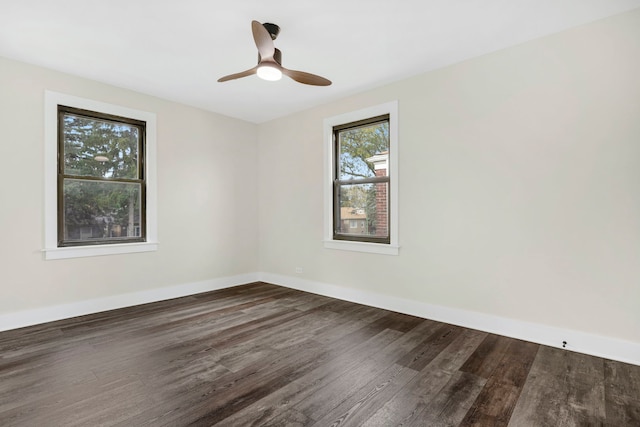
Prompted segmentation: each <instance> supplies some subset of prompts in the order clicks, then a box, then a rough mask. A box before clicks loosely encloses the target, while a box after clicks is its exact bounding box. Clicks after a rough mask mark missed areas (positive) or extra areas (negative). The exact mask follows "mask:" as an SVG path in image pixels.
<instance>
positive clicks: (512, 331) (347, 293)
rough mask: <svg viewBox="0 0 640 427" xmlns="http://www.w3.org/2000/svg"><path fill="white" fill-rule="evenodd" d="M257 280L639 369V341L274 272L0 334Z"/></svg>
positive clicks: (120, 299)
mask: <svg viewBox="0 0 640 427" xmlns="http://www.w3.org/2000/svg"><path fill="white" fill-rule="evenodd" d="M256 281H263V282H267V283H272V284H274V285H279V286H284V287H287V288H292V289H298V290H301V291H304V292H311V293H314V294H319V295H324V296H328V297H332V298H337V299H341V300H345V301H351V302H355V303H358V304H364V305H368V306H371V307H378V308H383V309H385V310H391V311H397V312H399V313H405V314H410V315H413V316H418V317H422V318H426V319H431V320H436V321H439V322H446V323H451V324H453V325H458V326H463V327H465V328H471V329H477V330H481V331H484V332H490V333H494V334H498V335H504V336H508V337H511V338H517V339H521V340H525V341H531V342H535V343H538V344H543V345H548V346H551V347H557V348H562V342H563V341H566V342H567V345H566V347H565V348H566V349H567V350H571V351H576V352H579V353H584V354H589V355H592V356H598V357H603V358H606V359H612V360H618V361H620V362H625V363H631V364H634V365H639V366H640V343H636V342H631V341H625V340H620V339H616V338H609V337H605V336H602V335H595V334H590V333H587V332H582V331H575V330H570V329H562V328H556V327H553V326H547V325H542V324H537V323H530V322H524V321H521V320H515V319H509V318H505V317H499V316H494V315H490V314H485V313H480V312H474V311H467V310H461V309H457V308H451V307H444V306H439V305H433V304H428V303H424V302H420V301H414V300H408V299H404V298H398V297H394V296H390V295H383V294H379V293H375V292H368V291H363V290H361V289H353V288H345V287H341V286H336V285H332V284H328V283H322V282H315V281H311V280H306V279H302V278H299V277H292V276H283V275H278V274H271V273H248V274H242V275H237V276H230V277H222V278H217V279H212V280H205V281H202V282H194V283H187V284H184V285H178V286H171V287H165V288H158V289H151V290H148V291H141V292H133V293H128V294H121V295H114V296H110V297H105V298H96V299H92V300H85V301H79V302H75V303H70V304H62V305H56V306H51V307H44V308H38V309H33V310H25V311H19V312H15V313H7V314H0V331H6V330H10V329H18V328H22V327H25V326H32V325H37V324H40V323H46V322H53V321H56V320H61V319H68V318H71V317H76V316H83V315H86V314H93V313H98V312H101V311H107V310H114V309H118V308H123V307H130V306H134V305H139V304H146V303H150V302H156V301H163V300H167V299H171V298H179V297H184V296H189V295H194V294H198V293H202V292H208V291H214V290H218V289H225V288H230V287H233V286H238V285H244V284H247V283H252V282H256Z"/></svg>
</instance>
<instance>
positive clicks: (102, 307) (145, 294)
mask: <svg viewBox="0 0 640 427" xmlns="http://www.w3.org/2000/svg"><path fill="white" fill-rule="evenodd" d="M257 281H258V274H257V273H249V274H242V275H237V276H230V277H222V278H218V279H212V280H205V281H202V282H194V283H186V284H183V285H178V286H170V287H165V288H158V289H151V290H148V291H140V292H133V293H128V294H120V295H113V296H110V297H104V298H96V299H91V300H85V301H79V302H75V303H69V304H61V305H55V306H51V307H43V308H37V309H33V310H25V311H19V312H16V313H8V314H2V315H0V331H7V330H10V329H17V328H23V327H25V326H32V325H37V324H40V323H46V322H53V321H56V320H61V319H69V318H71V317H76V316H84V315H86V314H93V313H99V312H101V311H108V310H115V309H118V308H123V307H131V306H134V305H139V304H147V303H150V302H157V301H164V300H168V299H172V298H179V297H184V296H189V295H194V294H198V293H202V292H209V291H215V290H218V289H225V288H230V287H233V286H238V285H244V284H247V283H252V282H257Z"/></svg>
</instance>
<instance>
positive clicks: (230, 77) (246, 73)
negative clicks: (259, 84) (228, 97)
mask: <svg viewBox="0 0 640 427" xmlns="http://www.w3.org/2000/svg"><path fill="white" fill-rule="evenodd" d="M257 69H258V67H253V68H251V69H249V70H246V71H242V72H240V73H235V74H229V75H228V76H224V77H220V78H219V79H218V82H226V81H229V80H235V79H239V78H241V77H247V76H250V75H252V74H255V73H256V70H257Z"/></svg>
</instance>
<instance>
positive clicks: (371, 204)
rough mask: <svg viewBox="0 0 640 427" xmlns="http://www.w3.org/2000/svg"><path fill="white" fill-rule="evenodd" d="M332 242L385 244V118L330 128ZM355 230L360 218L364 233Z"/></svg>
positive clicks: (386, 216) (387, 146)
mask: <svg viewBox="0 0 640 427" xmlns="http://www.w3.org/2000/svg"><path fill="white" fill-rule="evenodd" d="M333 149H334V152H335V153H334V159H333V165H334V171H333V192H334V193H333V197H334V202H333V215H334V221H333V224H334V228H333V238H334V240H352V241H359V242H375V243H384V244H388V243H389V242H390V240H389V196H390V195H389V174H388V173H387V172H388V170H389V166H388V164H389V115H384V116H380V117H374V118H371V119H366V120H362V121H358V122H355V123H347V124H344V125H339V126H334V127H333ZM346 219H349V221H350V222H351V223H350V227H349V228H350V229H355V228H358V220H359V219H364V220H365V221H366V223H367V225H368V227H367V232H366V233H364V232H362V231H361V232H358V231H357V230H356V231H352V230H346V229H344V228H343V227H342V226H341V224H342V223H343V221H345V220H346Z"/></svg>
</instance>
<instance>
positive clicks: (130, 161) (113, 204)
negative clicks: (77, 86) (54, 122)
mask: <svg viewBox="0 0 640 427" xmlns="http://www.w3.org/2000/svg"><path fill="white" fill-rule="evenodd" d="M145 130H146V123H145V122H143V121H140V120H134V119H129V118H126V117H119V116H113V115H108V114H103V113H98V112H94V111H87V110H80V109H77V108H72V107H68V106H62V105H59V106H58V247H64V246H79V245H94V244H111V243H123V242H144V241H145V238H146V235H145V215H144V213H145V202H146V197H145V177H144V145H145V144H144V140H145V133H146V131H145Z"/></svg>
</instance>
